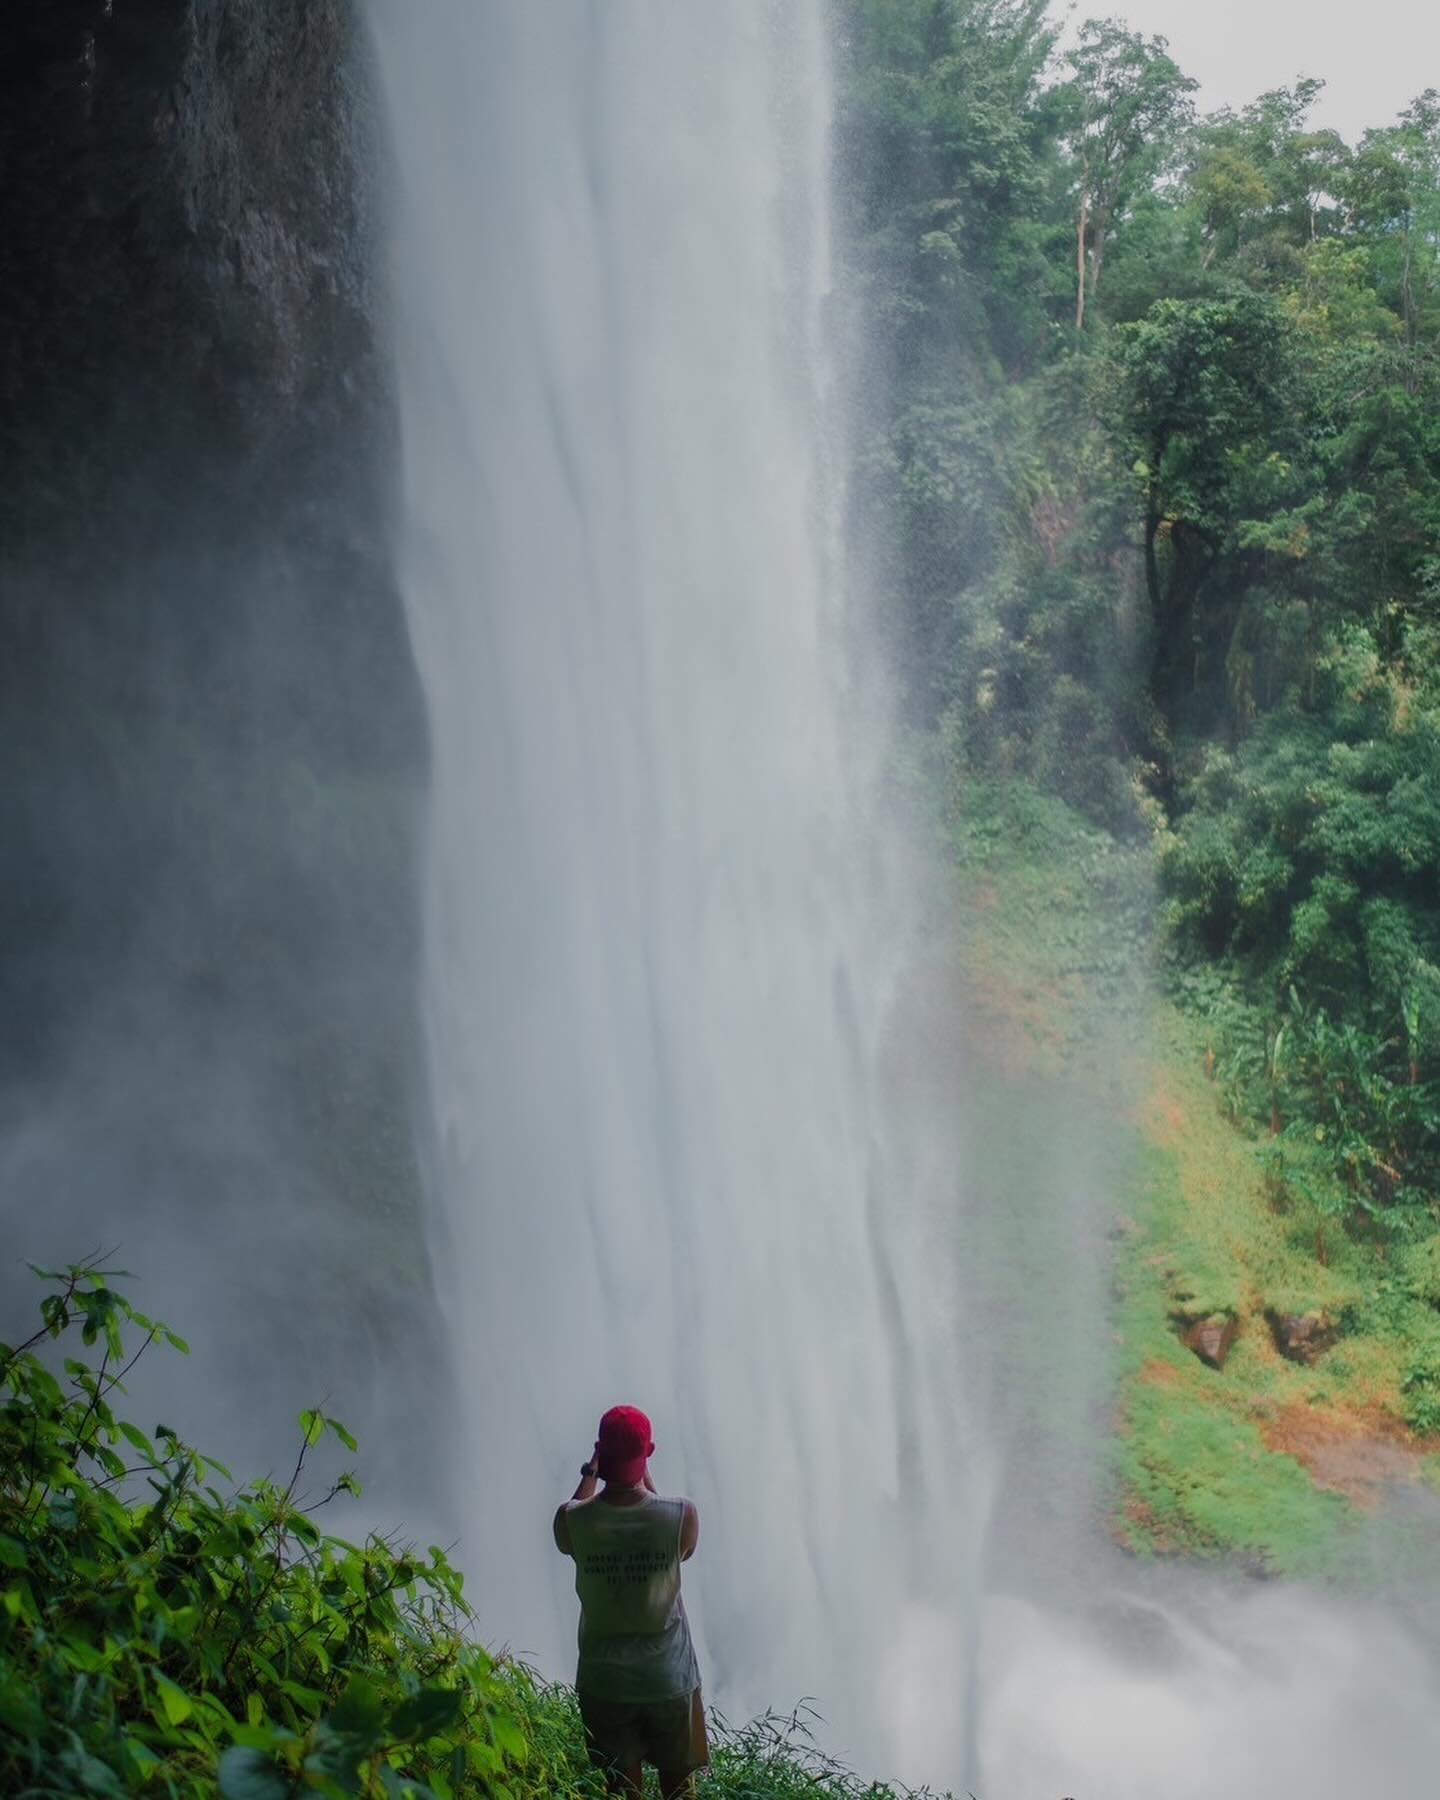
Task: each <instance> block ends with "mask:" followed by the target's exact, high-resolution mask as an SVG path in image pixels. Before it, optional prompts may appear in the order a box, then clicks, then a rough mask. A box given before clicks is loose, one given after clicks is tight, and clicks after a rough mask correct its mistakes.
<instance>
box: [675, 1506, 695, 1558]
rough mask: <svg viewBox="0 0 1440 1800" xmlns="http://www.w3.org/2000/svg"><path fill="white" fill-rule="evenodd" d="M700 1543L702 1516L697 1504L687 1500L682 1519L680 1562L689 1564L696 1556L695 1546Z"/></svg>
mask: <svg viewBox="0 0 1440 1800" xmlns="http://www.w3.org/2000/svg"><path fill="white" fill-rule="evenodd" d="M699 1542H700V1514H699V1513H698V1512H697V1511H696V1508H695V1502H694V1501H693V1500H687V1501H686V1502H685V1511H684V1513H683V1514H682V1515H681V1519H680V1560H681V1562H689V1560H690V1558H691V1557H692V1556H693V1555H694V1554H695V1546H696V1545H697V1544H698V1543H699Z"/></svg>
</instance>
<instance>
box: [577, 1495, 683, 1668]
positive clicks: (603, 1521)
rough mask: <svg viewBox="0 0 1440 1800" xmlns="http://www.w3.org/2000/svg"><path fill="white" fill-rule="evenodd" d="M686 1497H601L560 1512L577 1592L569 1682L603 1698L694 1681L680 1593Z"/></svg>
mask: <svg viewBox="0 0 1440 1800" xmlns="http://www.w3.org/2000/svg"><path fill="white" fill-rule="evenodd" d="M685 1507H686V1502H685V1501H684V1500H680V1499H673V1500H672V1499H662V1498H661V1497H660V1495H658V1494H650V1493H647V1494H645V1496H644V1498H643V1499H642V1500H641V1501H639V1502H638V1503H637V1504H632V1505H618V1506H617V1505H615V1504H613V1503H612V1502H608V1501H606V1500H604V1499H602V1498H597V1499H594V1500H587V1501H583V1502H582V1503H581V1504H580V1505H578V1506H572V1507H570V1508H569V1509H568V1510H567V1512H566V1515H565V1519H566V1524H567V1525H568V1526H569V1528H570V1554H571V1555H572V1556H573V1557H574V1558H575V1592H576V1593H577V1594H578V1595H579V1597H580V1666H579V1669H578V1671H577V1673H576V1678H575V1685H576V1687H577V1688H579V1689H580V1690H581V1691H582V1692H584V1693H587V1694H595V1695H596V1696H597V1697H599V1698H600V1699H603V1700H640V1701H650V1700H670V1699H673V1698H674V1697H675V1696H676V1695H677V1694H688V1693H689V1692H690V1691H691V1689H692V1688H696V1687H698V1686H699V1685H700V1670H699V1668H698V1666H697V1664H696V1661H695V1651H694V1649H693V1647H692V1645H691V1642H690V1627H689V1624H688V1622H687V1621H686V1618H685V1603H684V1601H682V1600H681V1598H680V1533H681V1528H682V1526H683V1525H684V1522H685Z"/></svg>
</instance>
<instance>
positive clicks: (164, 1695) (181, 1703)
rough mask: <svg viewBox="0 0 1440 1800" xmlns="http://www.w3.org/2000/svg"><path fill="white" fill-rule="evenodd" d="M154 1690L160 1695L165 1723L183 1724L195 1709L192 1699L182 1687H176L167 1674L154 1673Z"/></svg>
mask: <svg viewBox="0 0 1440 1800" xmlns="http://www.w3.org/2000/svg"><path fill="white" fill-rule="evenodd" d="M155 1692H156V1693H157V1694H158V1695H159V1696H160V1704H161V1706H162V1707H163V1708H164V1711H165V1719H166V1723H167V1724H170V1725H183V1724H184V1723H185V1721H186V1720H187V1719H188V1718H189V1717H190V1715H191V1713H192V1712H194V1710H195V1703H194V1701H192V1700H191V1698H190V1696H189V1695H188V1694H187V1693H186V1692H185V1690H184V1689H183V1688H178V1687H176V1685H175V1683H174V1682H173V1681H171V1680H170V1678H169V1676H168V1675H161V1674H159V1673H158V1672H157V1673H156V1676H155Z"/></svg>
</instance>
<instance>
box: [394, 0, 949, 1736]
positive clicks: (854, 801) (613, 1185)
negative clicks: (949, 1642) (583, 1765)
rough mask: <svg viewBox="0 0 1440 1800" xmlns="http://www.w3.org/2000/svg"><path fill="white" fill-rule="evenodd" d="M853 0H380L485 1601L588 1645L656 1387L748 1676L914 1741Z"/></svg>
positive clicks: (532, 1637)
mask: <svg viewBox="0 0 1440 1800" xmlns="http://www.w3.org/2000/svg"><path fill="white" fill-rule="evenodd" d="M823 24H824V20H823V9H822V7H821V5H820V4H819V0H793V3H788V4H786V5H785V6H784V7H774V6H769V5H765V4H761V3H759V0H756V3H754V4H749V3H741V0H736V3H734V4H726V5H723V6H710V7H690V6H657V5H653V4H639V3H626V0H607V3H606V4H604V5H581V4H565V5H558V4H557V5H544V6H536V5H533V4H529V3H527V0H487V3H486V4H484V5H475V4H473V3H472V0H444V3H441V0H435V3H433V4H429V5H426V6H414V7H410V6H407V7H405V8H404V9H403V12H402V9H400V8H398V7H388V8H385V7H377V30H378V34H379V39H380V58H381V64H382V74H383V77H384V82H385V87H386V90H387V98H388V104H389V107H390V111H391V130H392V133H393V137H394V142H395V151H396V176H395V179H396V184H397V192H396V197H395V206H396V217H397V221H398V225H397V231H398V244H397V269H398V271H399V276H398V284H397V285H398V305H399V307H400V320H399V332H400V371H401V402H402V429H403V460H404V493H405V506H406V522H405V529H404V539H403V543H404V552H403V556H404V568H403V579H404V583H405V588H406V593H407V598H408V604H409V607H410V614H411V620H412V629H413V633H414V639H415V644H416V649H417V655H418V659H419V663H420V668H421V673H422V677H423V680H424V683H425V688H426V692H427V695H428V699H429V705H430V711H431V720H432V734H433V757H434V775H433V781H434V798H433V807H432V817H431V827H430V850H429V860H428V867H427V872H426V883H427V888H426V894H427V907H428V920H427V932H428V974H427V977H426V980H427V1017H428V1021H429V1031H430V1046H429V1049H430V1080H431V1088H432V1093H433V1098H434V1106H435V1110H436V1138H437V1142H438V1143H439V1145H440V1151H439V1166H438V1167H437V1170H436V1178H435V1187H436V1191H437V1194H438V1201H439V1205H438V1210H437V1218H436V1226H435V1229H436V1234H437V1245H438V1249H437V1259H436V1260H437V1264H438V1267H439V1269H440V1281H441V1293H442V1301H443V1305H444V1308H445V1315H446V1320H447V1324H448V1329H449V1333H450V1336H451V1340H452V1342H453V1344H454V1348H455V1356H456V1361H457V1368H458V1377H457V1381H458V1389H459V1392H460V1395H461V1405H460V1410H459V1413H458V1416H457V1417H456V1418H455V1420H454V1422H453V1423H454V1429H455V1432H456V1434H457V1437H458V1439H459V1440H460V1441H459V1444H458V1450H459V1453H460V1462H459V1476H458V1478H459V1481H460V1484H461V1492H462V1495H463V1496H464V1497H463V1499H462V1503H461V1508H460V1511H461V1523H462V1526H463V1530H464V1540H463V1557H464V1561H465V1566H466V1567H467V1568H468V1569H469V1570H470V1571H471V1572H472V1575H471V1580H472V1587H473V1594H472V1598H473V1600H474V1603H475V1604H476V1606H477V1608H478V1610H479V1614H480V1618H481V1621H482V1624H483V1627H484V1629H485V1630H486V1632H487V1633H488V1634H490V1635H491V1636H492V1637H493V1638H494V1639H496V1640H498V1641H504V1642H508V1643H509V1644H510V1645H512V1646H513V1647H515V1648H516V1649H517V1650H520V1651H524V1652H528V1653H531V1654H533V1655H534V1656H535V1657H536V1658H538V1660H539V1663H540V1665H541V1666H542V1667H543V1668H544V1669H546V1670H547V1671H548V1672H551V1673H553V1674H557V1675H558V1674H562V1673H565V1674H568V1673H570V1672H571V1671H572V1668H573V1641H574V1629H575V1599H574V1594H573V1591H572V1589H571V1582H572V1571H571V1569H570V1566H569V1565H568V1564H566V1563H564V1562H563V1561H562V1560H561V1558H560V1557H558V1556H557V1555H556V1553H555V1551H554V1549H553V1546H552V1545H551V1543H550V1531H549V1520H550V1514H551V1511H552V1510H553V1508H554V1506H555V1504H556V1502H557V1501H558V1500H559V1499H561V1498H563V1497H564V1496H565V1495H566V1494H568V1493H569V1492H570V1490H571V1489H572V1487H573V1486H574V1484H575V1481H576V1479H577V1470H578V1466H579V1464H580V1462H581V1461H582V1459H583V1458H584V1457H585V1456H586V1455H588V1453H589V1449H590V1445H591V1442H592V1440H593V1434H594V1425H595V1421H596V1420H597V1418H598V1417H599V1414H600V1412H601V1411H602V1410H603V1408H605V1407H606V1406H608V1405H610V1404H612V1403H614V1402H618V1401H625V1402H630V1403H633V1404H637V1405H640V1406H642V1407H644V1408H645V1409H646V1410H647V1411H648V1412H650V1414H651V1415H652V1418H653V1420H654V1423H655V1435H656V1439H657V1444H658V1450H657V1455H656V1459H655V1464H654V1470H655V1475H656V1478H657V1481H658V1483H659V1484H660V1485H661V1486H662V1488H669V1489H671V1490H672V1491H675V1490H679V1491H685V1492H688V1493H689V1494H690V1495H691V1496H692V1497H693V1498H695V1499H696V1501H697V1503H698V1504H699V1505H700V1509H701V1516H702V1544H701V1549H700V1553H699V1555H698V1557H697V1559H696V1561H695V1562H694V1563H693V1564H692V1565H691V1567H690V1570H688V1571H687V1593H688V1596H689V1605H690V1610H691V1612H692V1617H693V1619H694V1621H695V1624H696V1626H697V1631H698V1637H699V1641H700V1646H701V1654H702V1664H703V1667H704V1670H705V1675H706V1682H707V1690H708V1697H709V1698H711V1699H713V1700H716V1701H718V1702H719V1703H720V1704H721V1705H723V1706H724V1707H725V1708H726V1709H727V1710H732V1711H734V1712H735V1713H736V1714H740V1713H744V1712H747V1711H749V1710H751V1709H758V1708H762V1707H764V1706H766V1705H767V1704H774V1705H777V1706H785V1707H788V1706H789V1705H790V1704H792V1703H793V1702H795V1701H797V1700H799V1699H800V1698H801V1696H804V1695H811V1696H814V1697H815V1698H816V1700H817V1701H818V1704H819V1706H820V1709H821V1711H822V1712H823V1713H824V1714H825V1715H826V1716H827V1718H829V1719H830V1720H832V1721H833V1727H832V1729H831V1730H829V1731H827V1734H826V1735H827V1736H828V1737H830V1738H831V1739H832V1741H834V1742H836V1743H838V1744H841V1745H844V1746H846V1747H847V1748H851V1749H854V1750H857V1751H862V1752H864V1753H865V1754H866V1755H867V1756H873V1757H875V1758H877V1759H878V1758H884V1757H885V1756H887V1755H889V1754H891V1753H892V1752H893V1753H897V1754H898V1750H899V1746H898V1744H897V1743H895V1742H893V1741H892V1733H891V1732H890V1730H889V1729H888V1727H887V1725H886V1721H885V1714H886V1712H887V1710H891V1705H890V1701H889V1700H887V1698H886V1697H885V1692H884V1687H885V1684H884V1681H883V1680H879V1679H877V1674H876V1672H877V1670H883V1669H885V1668H886V1667H893V1668H895V1669H896V1671H897V1672H901V1671H904V1670H905V1669H906V1668H907V1667H908V1661H909V1660H910V1659H912V1658H913V1652H912V1648H911V1641H912V1639H913V1638H914V1635H915V1632H916V1630H917V1626H916V1622H915V1621H916V1617H917V1615H916V1614H915V1613H914V1612H913V1610H911V1608H910V1601H911V1598H912V1596H914V1597H915V1598H916V1599H917V1601H918V1599H919V1597H920V1596H923V1597H924V1599H925V1606H924V1607H923V1608H922V1611H921V1614H920V1615H918V1616H919V1617H920V1619H921V1625H920V1627H919V1629H920V1632H921V1641H923V1642H925V1643H926V1644H929V1643H930V1641H931V1638H932V1637H933V1631H932V1630H931V1627H930V1626H929V1625H928V1624H926V1623H925V1621H927V1620H931V1619H932V1618H933V1616H934V1614H933V1607H932V1605H931V1603H932V1602H933V1600H934V1598H935V1595H936V1589H937V1583H938V1582H939V1577H938V1575H937V1569H938V1568H939V1566H940V1565H941V1564H942V1563H944V1561H945V1552H944V1550H943V1549H938V1550H937V1549H936V1548H934V1547H933V1544H932V1548H931V1550H930V1551H929V1553H928V1554H927V1556H926V1557H925V1558H924V1559H923V1561H917V1559H916V1557H915V1556H914V1554H913V1545H914V1543H915V1542H916V1541H917V1539H918V1538H920V1537H921V1536H922V1535H923V1534H920V1533H918V1532H917V1531H915V1530H912V1528H911V1527H912V1523H913V1521H914V1519H915V1514H916V1508H917V1506H919V1505H921V1503H922V1496H923V1495H924V1493H925V1492H926V1491H927V1485H926V1484H927V1480H928V1479H929V1476H928V1475H927V1470H928V1467H929V1459H927V1457H926V1456H924V1455H923V1454H920V1453H919V1452H918V1451H917V1448H916V1443H915V1439H916V1436H917V1431H916V1423H917V1421H916V1414H915V1405H914V1397H913V1395H908V1394H907V1391H906V1387H905V1384H903V1383H902V1382H901V1379H900V1372H901V1365H902V1361H903V1357H904V1354H905V1353H904V1350H903V1347H902V1346H901V1344H900V1343H899V1334H898V1333H897V1331H896V1330H895V1329H894V1327H895V1322H896V1321H895V1316H894V1307H893V1305H892V1304H891V1302H890V1301H888V1300H887V1293H890V1292H893V1290H894V1286H895V1283H896V1277H895V1273H894V1259H895V1257H896V1256H897V1255H898V1254H899V1251H898V1248H897V1247H896V1246H895V1245H894V1244H893V1243H892V1241H891V1240H892V1236H893V1234H892V1233H891V1232H890V1231H889V1229H888V1228H887V1227H886V1225H885V1224H884V1220H883V1214H884V1212H885V1210H886V1209H887V1208H888V1207H889V1206H890V1205H891V1204H892V1202H893V1201H894V1200H895V1195H894V1194H893V1192H888V1191H886V1181H887V1177H886V1173H885V1168H884V1156H885V1147H884V1143H883V1132H882V1131H881V1128H880V1124H879V1121H878V1119H877V1108H876V1103H875V1085H876V1084H875V1065H876V1058H877V1055H878V1048H879V1043H880V1039H881V1034H882V1030H883V1014H884V1008H885V1004H886V995H887V984H888V983H889V982H890V979H891V977H890V974H889V972H888V971H887V968H886V966H885V964H884V961H883V958H882V954H881V949H880V936H881V934H880V933H879V932H878V931H877V930H876V929H875V926H874V918H875V916H876V911H877V905H883V900H879V901H877V894H879V893H880V892H881V890H882V889H883V885H884V884H883V879H882V878H883V876H884V873H885V871H884V870H883V868H878V867H877V863H878V862H879V861H881V860H883V859H882V858H881V856H880V852H879V849H878V839H877V836H876V833H875V831H874V830H872V829H871V827H870V824H869V823H868V822H867V807H868V804H869V801H868V795H869V793H870V782H871V774H870V771H869V769H868V768H867V767H866V766H864V763H863V761H862V755H861V751H860V748H859V746H860V744H861V742H862V741H863V740H864V739H865V737H866V733H865V731H864V729H863V720H862V715H863V714H865V713H866V712H867V711H868V710H869V704H870V703H869V701H868V700H867V699H866V691H867V687H868V683H867V681H866V680H865V679H864V678H863V658H862V657H860V656H858V655H857V650H856V645H855V643H854V642H853V641H852V635H851V632H850V628H849V616H848V612H847V602H846V594H845V582H844V570H843V565H842V558H841V556H840V546H839V542H838V528H837V521H838V517H839V500H840V495H839V489H838V482H837V470H836V464H837V462H838V461H839V458H838V456H837V453H836V448H835V444H836V433H837V429H838V426H837V421H838V417H839V412H840V403H839V398H838V392H837V383H836V374H835V369H834V366H833V359H832V355H831V352H830V349H829V347H828V344H827V331H826V313H827V305H828V303H829V299H830V282H831V270H830V245H829V234H830V222H829V217H828V180H829V168H828V164H829V144H828V127H829V108H830V90H829V83H828V76H827V59H826V44H825V35H824V30H823ZM905 1285H906V1291H907V1292H908V1293H909V1294H910V1296H911V1304H912V1305H913V1306H914V1307H915V1308H917V1309H918V1308H919V1307H920V1304H921V1302H920V1294H921V1291H922V1286H921V1283H920V1280H919V1278H918V1277H917V1278H916V1279H915V1280H913V1281H909V1282H907V1283H906V1284H905ZM919 1435H920V1437H921V1438H923V1437H924V1436H925V1435H929V1434H924V1433H921V1434H919ZM902 1465H903V1475H902ZM959 1504H960V1497H959V1493H958V1490H954V1489H952V1491H951V1492H950V1493H949V1495H948V1496H947V1499H946V1503H945V1515H944V1516H945V1519H946V1521H947V1524H946V1530H947V1532H949V1531H952V1530H953V1520H954V1518H955V1516H956V1513H957V1509H958V1507H959ZM958 1541H959V1539H958V1537H957V1539H956V1542H957V1543H958ZM958 1561H960V1562H963V1556H961V1557H959V1558H958ZM957 1579H958V1577H957ZM927 1634H928V1635H927ZM947 1732H948V1727H947ZM877 1766H881V1765H880V1764H879V1763H877Z"/></svg>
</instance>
